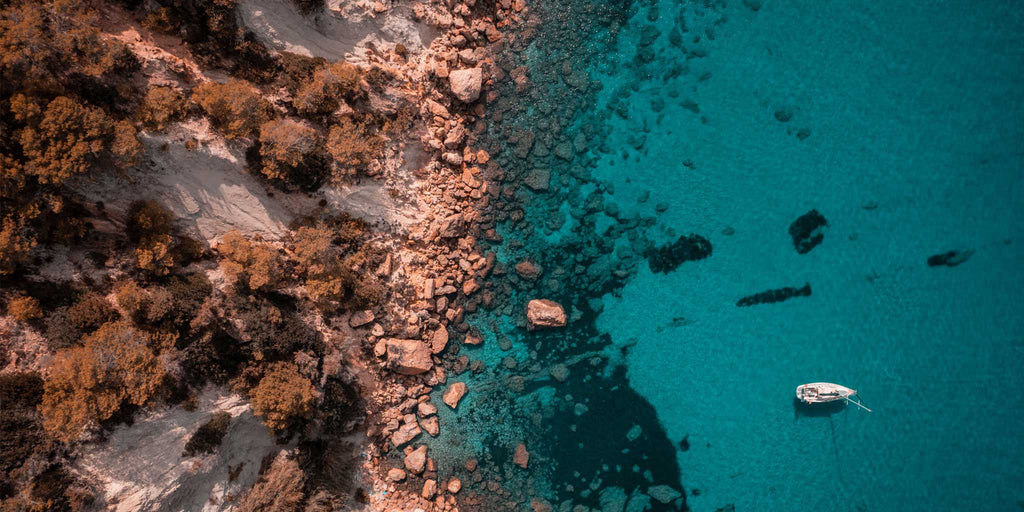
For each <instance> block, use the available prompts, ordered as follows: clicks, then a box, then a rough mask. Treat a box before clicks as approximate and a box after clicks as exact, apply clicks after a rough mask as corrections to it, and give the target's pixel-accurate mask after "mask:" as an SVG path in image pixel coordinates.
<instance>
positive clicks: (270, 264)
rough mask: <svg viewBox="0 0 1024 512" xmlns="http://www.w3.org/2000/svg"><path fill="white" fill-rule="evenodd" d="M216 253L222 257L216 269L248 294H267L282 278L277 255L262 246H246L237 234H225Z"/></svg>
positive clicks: (267, 247)
mask: <svg viewBox="0 0 1024 512" xmlns="http://www.w3.org/2000/svg"><path fill="white" fill-rule="evenodd" d="M217 250H218V251H219V252H220V254H221V256H223V258H222V259H221V261H220V267H221V269H222V270H223V271H224V275H225V277H227V279H228V280H229V281H230V282H232V283H240V284H242V285H244V286H246V287H248V288H249V289H250V290H259V289H267V290H269V289H272V288H273V287H274V286H275V285H277V283H278V282H279V281H280V280H281V278H282V269H281V261H280V257H279V256H278V253H277V251H276V250H274V249H273V248H272V247H270V246H268V245H266V244H261V243H252V242H250V241H249V240H247V239H246V238H245V237H244V236H242V233H240V232H239V231H238V230H231V231H228V232H227V233H225V234H224V236H223V237H221V241H220V244H218V245H217Z"/></svg>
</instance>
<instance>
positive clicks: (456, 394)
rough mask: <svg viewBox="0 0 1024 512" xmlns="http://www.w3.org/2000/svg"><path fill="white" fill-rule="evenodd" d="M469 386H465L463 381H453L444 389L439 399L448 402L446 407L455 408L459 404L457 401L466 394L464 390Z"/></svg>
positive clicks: (467, 389)
mask: <svg viewBox="0 0 1024 512" xmlns="http://www.w3.org/2000/svg"><path fill="white" fill-rule="evenodd" d="M467 391H469V388H468V387H466V383H465V382H453V383H452V384H451V385H450V386H448V389H446V390H444V394H443V395H441V400H442V401H444V403H446V404H448V407H451V408H452V409H455V408H456V407H458V406H459V401H460V400H462V397H464V396H466V392H467Z"/></svg>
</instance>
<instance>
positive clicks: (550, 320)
mask: <svg viewBox="0 0 1024 512" xmlns="http://www.w3.org/2000/svg"><path fill="white" fill-rule="evenodd" d="M526 320H527V321H528V322H529V328H530V330H533V329H537V328H541V327H564V326H565V322H566V318H565V309H563V308H562V305H561V304H559V303H557V302H555V301H551V300H547V299H533V300H531V301H530V302H529V303H528V304H527V305H526Z"/></svg>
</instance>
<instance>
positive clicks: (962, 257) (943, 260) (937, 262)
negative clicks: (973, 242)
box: [928, 249, 974, 267]
mask: <svg viewBox="0 0 1024 512" xmlns="http://www.w3.org/2000/svg"><path fill="white" fill-rule="evenodd" d="M972 254H974V250H973V249H967V250H965V251H947V252H944V253H942V254H936V255H934V256H929V257H928V266H929V267H939V266H947V267H955V266H957V265H959V264H961V263H963V262H965V261H967V259H968V258H970V257H971V255H972Z"/></svg>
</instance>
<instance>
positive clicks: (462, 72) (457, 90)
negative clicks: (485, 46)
mask: <svg viewBox="0 0 1024 512" xmlns="http://www.w3.org/2000/svg"><path fill="white" fill-rule="evenodd" d="M448 85H449V86H450V87H451V89H452V94H454V95H455V97H456V98H458V99H460V100H462V101H464V102H466V103H470V102H473V101H476V100H477V98H479V97H480V87H481V86H482V85H483V71H482V70H481V69H480V68H469V69H459V70H456V71H452V72H451V73H449V74H448Z"/></svg>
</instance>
